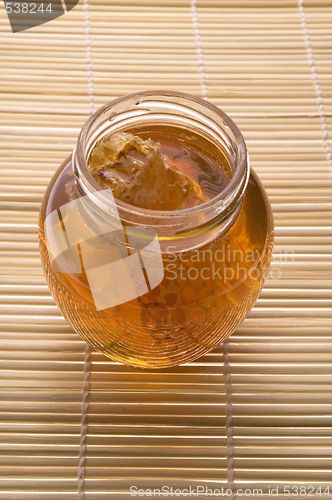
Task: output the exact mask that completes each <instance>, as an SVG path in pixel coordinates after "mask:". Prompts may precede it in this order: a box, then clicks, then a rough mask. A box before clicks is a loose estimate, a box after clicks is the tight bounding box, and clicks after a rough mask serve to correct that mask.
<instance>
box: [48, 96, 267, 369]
mask: <svg viewBox="0 0 332 500" xmlns="http://www.w3.org/2000/svg"><path fill="white" fill-rule="evenodd" d="M142 94H143V95H144V93H142ZM195 99H197V98H195ZM197 101H198V102H199V103H200V105H201V106H202V109H204V106H206V104H205V103H204V101H201V100H197ZM142 106H144V105H143V104H142ZM208 106H209V109H210V107H211V105H208ZM166 121H167V120H166ZM119 133H120V134H124V135H122V139H123V138H128V137H130V139H131V140H136V141H138V142H139V140H141V141H143V142H141V143H140V144H141V146H142V144H143V145H144V144H145V145H146V144H147V142H148V141H150V143H149V144H150V146H149V147H151V148H152V149H153V148H155V146H154V145H155V144H158V147H157V149H158V151H159V153H158V154H161V155H162V158H164V160H163V161H166V163H167V166H168V167H170V168H171V169H172V171H173V172H175V173H176V174H174V175H175V177H176V181H177V182H178V188H181V189H178V190H177V191H176V193H175V194H174V193H173V196H171V197H169V198H168V197H167V195H165V196H163V197H162V199H161V202H160V198H158V196H155V195H156V191H157V194H158V189H156V186H155V181H156V179H155V180H154V181H153V182H152V181H151V182H150V183H149V184H148V189H146V190H145V195H144V197H143V198H140V202H139V203H138V208H137V207H135V205H134V204H132V206H131V204H130V203H128V201H133V199H128V198H127V199H126V198H123V199H122V200H121V196H122V193H124V192H125V193H126V194H127V195H128V190H127V191H126V190H125V189H124V190H123V191H121V189H120V188H118V191H117V190H116V185H115V184H114V182H113V184H112V186H113V189H114V191H113V194H114V192H115V193H116V194H117V195H118V196H115V202H116V204H117V205H118V208H119V214H120V215H121V214H122V213H124V214H127V215H125V216H124V217H123V219H122V225H123V228H127V229H129V228H130V227H132V226H133V225H136V226H137V221H138V219H137V217H141V218H142V223H141V225H142V226H144V227H146V226H151V227H153V228H154V229H155V230H156V232H157V234H158V237H159V241H160V247H161V252H162V265H163V272H164V277H163V279H162V281H161V282H160V283H159V284H158V285H157V286H155V287H149V290H148V291H147V293H144V294H142V295H140V296H137V297H135V298H133V299H132V300H129V301H126V302H124V303H121V304H118V305H116V306H114V307H109V308H105V309H101V310H98V309H97V308H96V305H95V302H94V297H93V294H92V292H91V289H90V285H89V280H88V277H87V271H86V270H85V269H84V265H83V266H82V272H77V273H75V272H71V273H68V272H59V271H57V270H56V269H54V266H52V264H51V261H50V257H49V252H48V240H47V238H46V235H45V224H44V223H45V219H46V217H47V215H48V214H50V213H52V212H53V211H54V210H58V209H60V207H62V206H63V205H66V204H67V203H68V202H70V201H73V200H77V199H79V198H80V197H81V195H82V193H81V192H80V188H79V185H78V184H77V179H78V175H77V171H76V172H75V165H74V163H75V161H76V162H77V158H76V159H75V157H73V158H71V157H70V158H68V159H67V160H66V161H65V162H64V163H63V164H62V166H61V167H60V168H59V170H58V172H57V173H56V175H55V176H54V178H53V179H52V181H51V183H50V185H49V187H48V190H47V193H46V194H45V197H44V200H43V204H42V209H41V212H40V224H39V225H40V228H39V237H40V250H41V258H42V262H43V266H44V270H45V276H46V279H47V282H48V285H49V288H50V291H51V293H52V295H53V297H54V299H55V301H56V303H57V305H58V307H59V308H60V310H61V312H62V313H63V315H64V316H65V318H66V319H67V320H68V322H69V323H70V324H71V325H72V326H73V327H74V329H75V330H76V331H77V332H78V333H79V334H80V335H81V336H82V337H83V338H84V339H85V340H86V341H87V342H89V343H90V344H91V345H93V346H94V347H95V348H96V349H97V350H99V351H100V352H102V353H104V354H105V355H106V356H109V357H110V358H112V359H113V360H116V361H120V362H122V363H126V364H130V365H132V366H138V367H142V368H162V367H168V366H175V365H178V364H181V363H184V362H188V361H191V360H193V359H196V358H198V357H199V356H201V355H202V354H204V353H206V352H208V351H211V350H212V349H213V348H215V347H216V346H218V345H219V344H220V343H221V342H222V341H223V340H224V339H225V338H227V337H228V336H229V335H230V334H231V333H232V332H233V331H234V329H235V328H236V327H237V326H238V325H239V324H240V323H241V321H242V320H243V319H244V318H245V317H246V315H247V314H248V312H249V311H250V309H251V308H252V307H253V305H254V303H255V301H256V299H257V296H258V294H259V292H260V289H261V287H262V285H263V283H264V279H265V276H266V272H267V268H268V265H269V262H270V258H271V252H272V246H273V220H272V215H271V208H270V204H269V201H268V199H267V196H266V194H265V191H264V188H263V187H262V185H261V183H260V181H259V179H258V178H257V176H256V174H255V173H254V172H253V171H251V173H250V176H249V177H248V180H247V181H246V183H245V187H244V188H243V192H242V194H241V193H240V194H239V195H237V198H236V202H234V203H233V205H232V204H231V203H230V201H229V199H231V194H229V195H228V198H229V199H228V198H227V197H225V198H223V201H222V204H219V205H218V203H217V202H216V201H215V200H218V196H220V193H224V192H227V189H228V193H232V192H231V191H230V188H231V187H232V186H231V183H232V179H233V178H234V165H232V158H231V155H230V154H226V153H227V150H226V149H225V150H221V149H218V147H217V146H216V143H215V142H214V141H209V140H208V139H207V137H206V135H204V134H202V133H199V130H193V129H189V130H188V129H186V128H185V127H183V126H176V124H173V123H166V124H161V123H154V122H153V120H152V123H144V124H135V125H131V126H130V127H127V128H126V129H124V128H123V129H122V130H121V131H120V132H119V131H116V134H119ZM116 134H115V136H116V137H121V135H120V136H119V135H116ZM126 134H131V135H126ZM109 137H110V138H111V137H112V135H110V136H109ZM133 137H138V138H139V139H132V138H133ZM103 140H104V141H105V143H104V146H105V144H106V143H107V137H105V139H103ZM99 146H100V142H99ZM96 148H98V141H97V142H96V143H95V144H94V147H91V146H90V150H89V153H88V154H87V165H88V166H89V169H90V174H89V172H88V169H86V172H85V174H86V176H87V178H89V182H91V185H92V183H93V181H92V180H91V179H92V178H93V180H94V186H95V187H96V185H97V182H96V179H97V180H98V175H99V174H98V172H99V171H100V170H102V169H104V173H103V174H102V175H101V176H100V182H99V184H100V187H102V188H106V187H107V186H108V183H107V176H106V178H105V171H106V170H105V169H110V168H112V167H111V165H110V164H109V163H108V164H107V161H108V158H107V155H104V157H103V158H102V161H103V162H104V163H103V164H102V165H99V167H100V166H101V168H99V167H98V162H97V160H100V158H101V157H100V156H99V157H97V155H96V154H94V153H96V151H98V149H96ZM120 149H121V148H120ZM122 149H123V144H122ZM130 149H132V147H131V148H129V149H128V151H129V150H130ZM138 149H139V148H138V146H137V147H136V149H135V151H136V152H137V150H138ZM154 150H155V149H154ZM119 151H120V150H118V151H117V156H116V158H117V160H116V162H118V163H119V161H120V160H121V158H122V159H123V158H125V157H126V156H121V155H120V156H119ZM128 151H127V153H128ZM99 152H100V149H99ZM223 153H225V154H223ZM127 156H128V155H127ZM119 158H120V160H119ZM137 158H139V157H138V155H137V154H136V153H135V152H134V154H133V155H132V157H131V158H129V159H128V162H129V163H128V162H127V163H126V162H124V163H123V162H122V164H121V165H122V166H121V169H122V172H124V173H125V174H126V175H127V176H128V175H129V174H128V172H129V171H130V169H129V170H127V171H125V170H124V167H126V166H127V167H128V165H129V166H131V167H132V165H133V162H134V161H136V160H137ZM158 158H159V160H160V157H158ZM141 160H142V161H143V164H144V158H141ZM244 161H245V160H244ZM116 162H115V163H116ZM89 175H90V177H91V178H90V177H88V176H89ZM115 175H118V174H115ZM105 179H106V180H105ZM124 180H125V181H126V180H127V181H128V177H127V178H126V176H122V177H121V178H120V181H121V182H120V184H121V183H122V182H123V181H124ZM242 180H243V178H242ZM103 183H104V184H103ZM243 183H244V180H243ZM171 184H172V183H171ZM82 185H83V184H82ZM121 185H122V184H121ZM125 185H126V182H124V186H125ZM243 185H244V184H243ZM117 186H119V183H118V184H117ZM160 186H162V188H165V182H161V184H160ZM149 190H150V191H149ZM181 190H182V191H181ZM137 192H138V191H136V192H134V193H133V194H134V195H136V194H137ZM181 192H182V195H181V196H180V193H181ZM233 192H234V191H233ZM142 199H144V200H145V201H142ZM136 200H137V198H136ZM225 200H226V201H225ZM227 203H228V205H227ZM139 205H141V206H139ZM224 206H225V207H226V208H224ZM218 207H219V208H218ZM138 209H139V210H138ZM208 209H209V210H210V212H207V210H208ZM211 210H213V212H212V215H211ZM137 211H138V214H137ZM181 214H183V216H182V215H181ZM170 219H171V221H173V220H174V222H172V223H170ZM149 221H150V223H151V224H148V223H147V222H149ZM178 221H180V222H181V223H180V222H178ZM191 221H193V222H192V223H191ZM138 225H139V224H138ZM98 241H99V243H98V245H99V247H98V245H97V243H96V245H95V252H98V251H99V252H100V255H102V254H103V253H105V252H106V251H107V248H108V247H107V245H106V243H105V241H104V240H103V238H101V237H100V238H99V240H98ZM124 241H125V243H124V244H123V245H122V247H123V248H122V249H121V252H128V255H131V254H132V253H133V251H134V249H133V248H132V247H131V244H130V241H129V240H128V239H127V240H124ZM78 250H79V254H80V261H81V263H83V261H84V259H83V257H82V249H81V248H80V245H78ZM146 271H147V269H145V274H144V276H145V278H146V277H147V275H146Z"/></svg>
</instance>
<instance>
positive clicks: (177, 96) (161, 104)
mask: <svg viewBox="0 0 332 500" xmlns="http://www.w3.org/2000/svg"><path fill="white" fill-rule="evenodd" d="M161 124H162V125H163V126H167V125H170V126H172V127H180V128H182V129H185V130H186V131H188V132H189V133H190V132H194V133H195V134H199V135H201V136H202V137H203V138H204V139H207V140H208V141H209V142H210V143H211V144H212V145H213V147H214V150H215V151H218V154H219V153H220V159H221V160H222V159H223V160H225V159H226V160H227V162H228V165H229V167H230V170H231V172H230V173H231V180H230V182H229V183H228V184H227V186H226V187H225V188H224V189H223V190H222V191H221V192H220V193H219V194H218V195H217V196H215V197H214V198H212V199H210V200H209V201H207V202H205V203H203V204H202V205H199V206H196V207H192V208H188V209H183V210H174V211H154V210H147V209H143V208H138V207H135V206H132V205H128V204H126V203H124V202H121V201H120V200H116V206H115V202H114V199H113V198H112V196H107V192H105V190H102V188H101V186H100V185H99V184H98V183H97V182H96V181H95V179H94V178H93V176H92V175H91V173H90V172H89V169H88V164H87V161H88V158H89V156H90V153H91V151H92V149H93V147H94V145H95V144H96V142H97V141H99V140H100V139H101V138H102V137H103V136H105V135H109V134H114V133H117V132H122V131H130V129H132V128H136V127H137V126H138V125H149V126H150V127H151V126H153V125H161ZM221 163H222V161H221ZM73 166H74V172H75V175H76V178H77V189H78V193H79V194H80V195H81V196H83V197H84V198H85V199H88V200H89V209H90V210H93V211H96V212H97V213H98V214H99V216H98V218H100V220H104V222H105V223H107V221H109V219H110V218H112V214H113V215H114V214H118V216H119V217H120V219H121V221H122V223H123V224H124V225H135V226H148V227H152V228H153V229H155V231H156V232H157V234H158V239H159V241H160V245H161V247H162V251H167V247H168V246H172V248H174V247H176V249H177V251H183V250H188V249H189V248H191V249H192V248H197V247H199V246H201V245H202V244H205V243H207V242H208V241H211V240H213V239H215V238H216V237H218V236H219V235H221V234H222V233H224V232H226V231H227V230H228V229H229V228H230V227H231V225H232V224H233V223H234V221H235V220H236V218H237V215H238V213H239V211H240V209H241V205H242V199H243V194H244V192H245V189H246V186H247V183H248V179H249V174H250V166H249V158H248V154H247V150H246V146H245V142H244V139H243V137H242V134H241V132H240V131H239V129H238V128H237V126H236V125H235V124H234V122H233V121H232V120H231V119H230V118H229V117H228V116H227V115H226V114H225V113H223V112H222V111H221V110H219V108H217V107H216V106H214V105H212V104H210V103H208V102H206V101H205V100H203V99H200V98H198V97H194V96H191V95H189V94H183V93H177V92H171V91H148V92H139V93H135V94H130V95H127V96H124V97H121V98H119V99H116V100H114V101H112V102H110V103H108V104H106V105H105V106H103V107H102V108H100V109H99V110H98V111H97V112H96V113H94V114H93V115H92V116H91V117H90V118H89V120H88V121H87V122H86V123H85V125H84V126H83V128H82V130H81V132H80V135H79V137H78V141H77V144H76V147H75V149H74V153H73Z"/></svg>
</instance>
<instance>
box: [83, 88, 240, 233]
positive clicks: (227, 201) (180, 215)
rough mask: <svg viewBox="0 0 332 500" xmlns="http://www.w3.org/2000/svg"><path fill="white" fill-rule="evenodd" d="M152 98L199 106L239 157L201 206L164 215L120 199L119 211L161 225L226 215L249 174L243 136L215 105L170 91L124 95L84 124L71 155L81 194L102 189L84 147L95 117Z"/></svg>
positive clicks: (107, 104) (96, 112) (100, 109)
mask: <svg viewBox="0 0 332 500" xmlns="http://www.w3.org/2000/svg"><path fill="white" fill-rule="evenodd" d="M153 96H155V97H157V98H158V97H159V98H160V97H166V98H167V97H171V98H172V97H173V98H177V99H182V100H183V102H186V104H188V105H190V103H192V104H196V105H197V104H198V105H199V106H201V107H203V109H204V108H206V109H207V110H209V111H210V112H212V113H213V114H214V115H215V116H216V118H218V119H219V121H220V120H222V122H223V123H224V124H225V125H226V126H227V127H228V128H229V129H230V130H231V132H232V134H233V136H234V139H235V141H236V143H237V146H238V157H237V161H236V168H235V172H233V175H232V178H231V179H230V182H229V183H228V184H227V185H226V186H225V187H224V188H223V189H222V190H221V191H220V193H218V194H217V195H216V196H214V197H213V198H211V199H210V200H208V201H206V202H204V203H202V204H201V205H197V206H194V207H190V208H185V209H178V210H172V211H166V210H165V211H164V210H162V211H161V210H149V209H146V208H140V207H136V206H134V205H130V204H128V203H125V202H122V201H121V200H119V199H115V201H116V205H117V207H118V209H121V212H124V213H125V212H130V214H131V219H132V216H133V215H137V216H138V217H140V216H141V217H143V218H144V217H148V218H149V219H150V220H154V219H158V220H163V221H166V220H167V218H168V219H171V220H173V221H174V218H175V219H176V220H178V219H181V220H184V219H185V218H188V217H191V218H192V217H195V215H197V216H199V214H201V213H202V212H204V213H205V215H206V213H208V212H209V211H212V212H213V213H214V214H215V213H216V209H217V208H218V207H219V210H217V212H219V213H221V212H224V211H228V212H229V210H228V209H229V208H230V205H232V204H234V202H235V201H239V198H242V195H243V193H244V191H245V189H246V186H247V183H248V179H249V174H250V164H249V158H248V153H247V148H246V144H245V141H244V138H243V136H242V133H241V132H240V130H239V128H238V127H237V125H236V124H235V123H234V121H233V120H232V119H231V118H230V117H229V116H228V115H227V114H226V113H225V112H224V111H222V110H221V109H219V108H218V107H217V106H215V105H214V104H212V103H210V102H208V101H206V100H205V99H203V98H200V97H197V96H194V95H191V94H187V93H184V92H175V91H172V90H148V91H142V92H135V93H132V94H126V95H123V96H121V97H118V98H116V99H114V100H112V101H110V102H108V103H106V104H104V105H103V106H101V107H100V108H99V109H98V110H97V111H95V112H94V113H93V114H92V115H91V116H90V117H89V118H88V120H87V121H86V122H85V124H84V125H83V127H82V129H81V131H80V134H79V136H78V140H77V144H76V146H75V149H74V154H73V158H74V167H75V171H76V176H77V177H78V178H80V177H84V180H85V182H84V191H86V192H87V193H91V194H92V193H93V192H94V191H100V190H102V187H101V186H100V184H98V182H97V181H96V180H95V179H94V177H93V176H92V174H91V173H90V171H89V168H88V162H87V157H86V151H85V147H84V145H85V142H86V139H87V136H88V134H89V131H90V127H91V126H92V125H93V123H94V122H95V121H96V120H97V119H98V117H100V116H101V115H103V114H104V113H106V112H109V111H111V110H112V107H114V106H115V105H117V104H118V103H121V102H123V101H128V103H129V104H130V105H132V103H133V101H135V100H136V101H137V100H139V103H140V104H142V103H144V101H142V98H144V97H150V98H152V97H153ZM214 123H215V124H216V125H218V126H219V127H220V130H222V129H221V125H220V123H218V122H217V121H215V122H214ZM236 205H238V203H236ZM170 222H171V221H170ZM166 224H167V222H166ZM167 225H168V224H167Z"/></svg>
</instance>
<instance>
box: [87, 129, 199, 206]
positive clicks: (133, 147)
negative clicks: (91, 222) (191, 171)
mask: <svg viewBox="0 0 332 500" xmlns="http://www.w3.org/2000/svg"><path fill="white" fill-rule="evenodd" d="M89 170H90V172H91V174H92V175H93V177H94V178H95V180H96V181H97V182H98V183H99V184H100V185H101V186H102V187H103V188H104V189H107V188H111V189H112V192H113V196H114V197H115V198H117V199H119V200H121V201H123V202H126V203H129V204H131V205H134V206H136V207H140V208H146V209H149V210H178V209H181V208H189V207H191V206H195V205H197V204H200V203H203V202H204V201H206V199H205V197H204V196H203V194H202V191H201V189H200V187H199V185H198V184H195V183H194V182H193V181H192V180H191V179H189V177H187V176H185V175H183V174H182V173H181V172H179V170H178V169H177V168H176V167H175V166H174V165H170V164H169V163H168V161H167V159H166V158H165V156H164V155H162V154H161V152H160V144H159V143H157V142H154V141H152V140H151V139H147V140H143V139H141V138H140V137H138V136H136V135H133V134H130V133H124V132H122V133H118V134H116V135H113V136H109V137H104V138H102V139H101V140H100V141H99V142H98V143H97V144H96V145H95V147H94V149H93V150H92V153H91V155H90V158H89Z"/></svg>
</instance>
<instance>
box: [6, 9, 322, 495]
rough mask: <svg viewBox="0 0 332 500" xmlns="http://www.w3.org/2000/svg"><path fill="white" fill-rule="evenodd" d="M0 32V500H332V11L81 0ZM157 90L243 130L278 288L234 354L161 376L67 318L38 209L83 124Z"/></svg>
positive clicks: (225, 351) (265, 297)
mask: <svg viewBox="0 0 332 500" xmlns="http://www.w3.org/2000/svg"><path fill="white" fill-rule="evenodd" d="M0 29H1V34H0V47H1V48H0V68H1V69H0V71H1V79H0V115H1V118H0V142H1V159H0V176H1V177H0V182H1V187H0V207H1V209H2V210H1V212H0V226H1V228H0V229H1V234H0V250H1V251H0V267H1V270H0V294H1V295H0V298H1V301H0V329H1V334H0V359H1V361H0V384H1V386H0V499H5V500H28V499H29V500H31V499H34V500H35V499H36V500H44V499H48V500H55V499H61V500H62V499H64V500H67V499H68V500H71V499H76V498H78V499H81V500H83V499H84V498H85V499H86V500H101V499H105V498H114V499H121V498H123V499H129V498H132V496H131V495H130V491H129V488H130V486H137V487H139V488H143V489H147V488H158V487H161V486H163V485H166V486H168V487H173V489H176V488H180V490H183V489H184V488H189V487H190V486H191V487H192V488H195V487H197V485H204V486H208V487H213V489H215V488H219V489H221V488H222V487H224V488H225V490H226V488H232V489H233V491H234V494H233V495H231V496H230V495H227V496H226V495H225V496H224V497H220V498H232V499H233V498H236V499H238V498H240V497H241V492H239V491H238V490H239V488H244V489H245V488H247V489H248V491H249V493H250V491H251V494H250V495H251V496H250V495H249V494H248V493H247V494H246V498H257V497H258V496H259V495H256V496H255V493H254V492H252V489H253V488H262V490H263V494H262V496H259V497H260V498H266V499H267V498H271V496H269V489H268V488H269V487H270V488H276V487H277V486H278V487H279V490H278V497H279V498H283V497H284V493H283V492H284V488H285V487H287V486H289V487H290V488H292V487H296V486H297V487H298V494H296V489H293V490H291V491H292V493H293V495H291V498H304V497H305V498H309V493H310V498H315V499H317V498H327V496H326V495H325V496H322V497H320V495H319V492H318V493H317V488H319V486H322V490H321V491H322V492H324V491H325V488H326V487H327V486H328V485H329V484H330V495H331V494H332V484H331V483H332V418H331V402H332V398H331V394H332V392H331V382H332V365H331V361H332V339H331V332H332V329H331V326H332V322H331V316H332V313H331V303H332V296H331V289H332V281H331V277H332V257H331V242H332V238H331V235H332V229H331V216H332V190H331V187H332V180H331V172H332V158H331V149H330V143H329V141H328V132H327V130H328V128H329V127H331V126H332V87H331V72H332V64H331V52H332V38H331V32H332V31H331V30H332V5H331V2H330V0H317V1H314V0H311V1H309V0H308V1H305V3H304V5H303V4H302V3H301V2H300V4H299V5H297V3H296V1H295V0H279V1H278V2H276V1H275V2H273V1H272V0H232V1H231V0H198V1H197V3H196V2H195V1H194V0H193V1H192V2H190V1H189V0H188V1H182V0H159V1H152V0H140V1H138V0H117V1H115V0H90V3H89V0H85V3H83V2H80V3H79V4H78V5H77V7H75V9H73V10H72V11H71V12H69V13H68V14H66V15H65V16H63V17H61V18H59V19H57V20H54V21H52V22H50V23H48V24H45V25H43V26H40V27H37V28H34V29H33V30H31V31H26V32H21V33H15V34H13V33H12V32H11V30H10V25H9V22H8V19H7V16H6V13H5V9H4V6H3V5H1V9H0ZM158 88H161V89H173V90H179V91H184V92H189V93H192V94H196V95H199V96H201V95H203V96H204V97H206V98H208V99H209V100H210V101H211V102H213V103H214V104H216V105H218V106H220V107H221V108H222V109H223V110H224V111H226V113H228V114H229V115H230V116H231V117H232V118H233V119H234V120H235V121H236V123H237V124H238V125H239V127H240V129H241V130H242V131H243V134H244V136H245V139H246V141H247V145H248V149H249V152H250V156H251V164H252V167H253V168H254V169H255V170H256V172H257V173H258V174H259V175H260V177H261V179H262V181H263V183H264V185H265V187H266V189H267V191H268V194H269V196H270V199H271V202H272V204H273V210H274V216H275V223H276V246H275V254H274V261H273V264H272V266H273V267H278V268H280V270H281V276H280V278H279V279H273V278H271V279H269V280H268V281H267V283H266V285H265V287H264V289H263V291H262V293H261V296H260V298H259V300H258V302H257V305H256V306H255V308H254V309H253V311H252V312H251V313H250V315H249V316H248V318H247V319H246V320H245V321H244V323H243V324H242V325H241V327H240V328H239V329H238V330H237V331H236V332H235V333H234V334H233V335H232V337H231V338H230V339H229V341H228V342H226V343H225V345H224V346H221V347H220V348H219V349H217V350H216V351H215V352H213V353H211V354H208V355H206V356H204V357H203V358H201V359H199V360H198V361H196V362H194V363H190V364H188V365H184V366H181V367H179V368H175V369H170V370H162V371H159V372H156V373H151V372H145V371H140V370H135V369H130V368H127V367H125V366H122V365H119V364H116V363H112V362H111V361H109V360H107V359H106V358H104V357H103V356H101V355H100V354H98V353H96V352H92V353H90V351H89V350H88V349H86V348H85V344H84V343H83V342H82V341H81V340H80V338H79V337H78V336H77V335H76V334H75V333H74V332H73V331H72V329H71V328H70V327H69V326H68V325H67V324H66V322H65V320H64V319H63V318H62V316H61V314H60V313H59V311H58V310H57V308H56V306H55V304H54V301H53V299H52V298H51V296H50V294H49V292H48V289H47V286H46V284H45V280H44V278H43V274H42V271H41V266H40V261H39V255H38V246H37V215H38V209H39V204H40V201H41V197H42V195H43V192H44V191H45V188H46V186H47V184H48V181H49V179H50V177H51V175H52V173H53V172H54V171H55V169H56V168H57V167H58V165H59V164H60V163H61V162H62V160H63V159H64V158H66V156H67V155H68V154H69V153H70V152H71V150H72V148H73V146H74V144H75V140H76V137H77V135H78V132H79V129H80V128H81V126H82V125H83V123H84V122H85V120H86V118H87V116H88V114H89V113H91V111H92V110H93V109H97V108H98V107H99V106H100V105H102V104H104V103H106V102H107V101H109V100H111V99H112V98H114V97H117V96H120V95H122V94H125V93H129V92H134V91H137V90H148V89H158ZM287 252H288V253H287ZM77 477H79V482H78V480H77ZM310 485H313V487H314V490H310V489H309V486H310ZM300 486H302V487H305V488H307V490H301V491H300ZM78 490H79V491H78ZM286 491H287V490H286ZM304 492H305V495H307V496H305V495H304ZM143 498H144V497H143ZM156 498H158V497H156ZM188 498H190V497H188ZM195 498H200V499H203V498H208V497H206V496H204V495H199V496H196V497H195Z"/></svg>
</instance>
